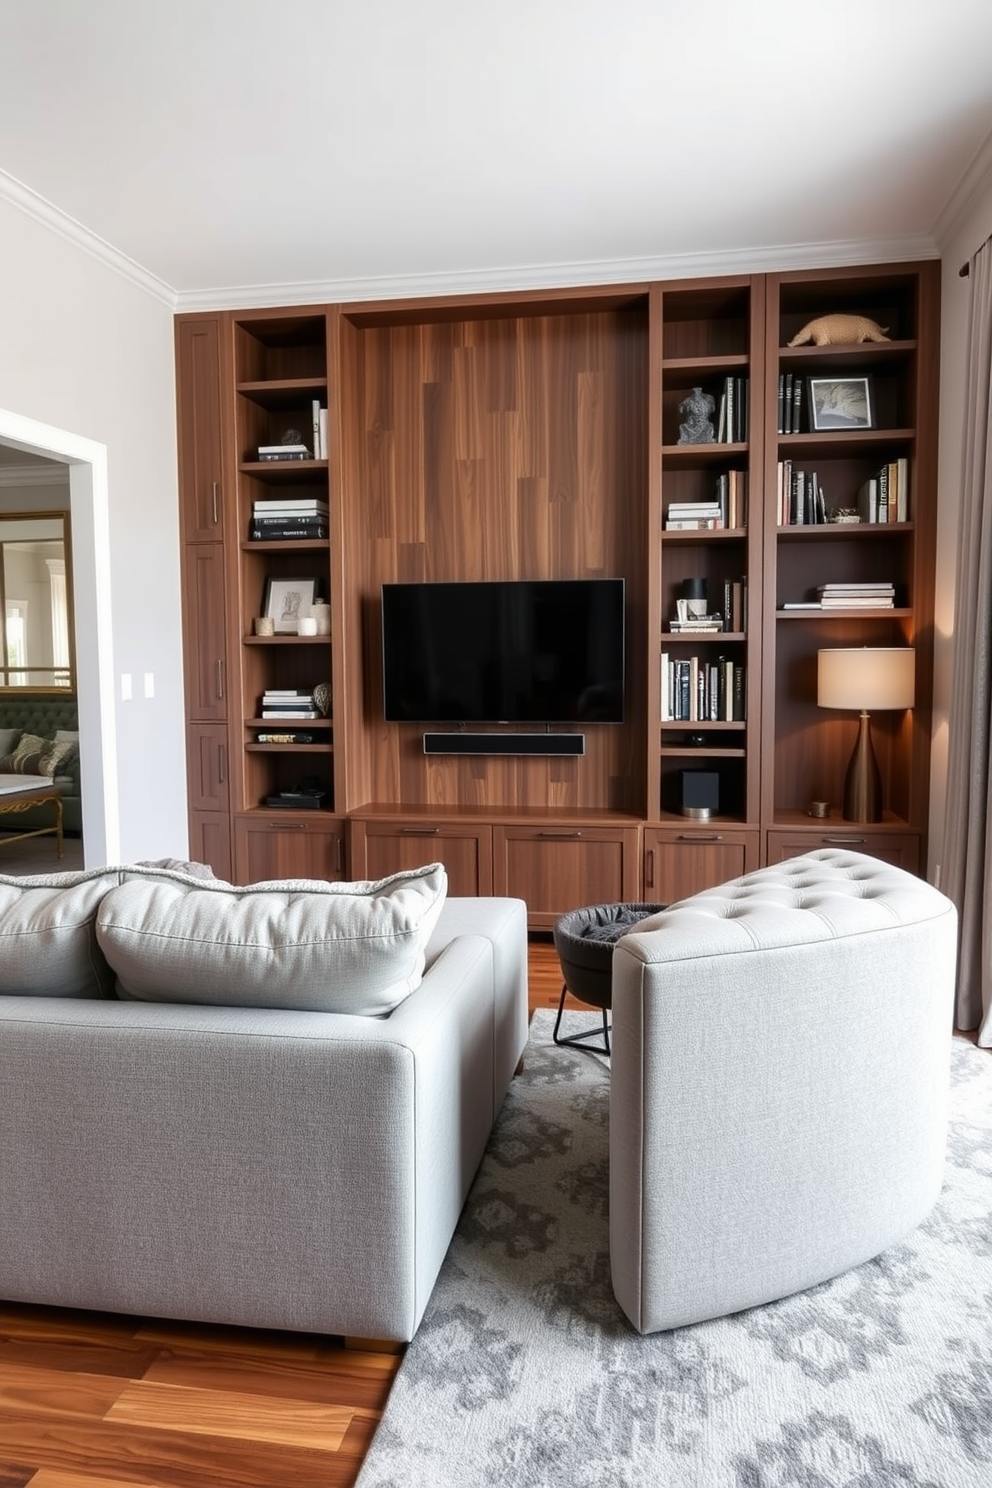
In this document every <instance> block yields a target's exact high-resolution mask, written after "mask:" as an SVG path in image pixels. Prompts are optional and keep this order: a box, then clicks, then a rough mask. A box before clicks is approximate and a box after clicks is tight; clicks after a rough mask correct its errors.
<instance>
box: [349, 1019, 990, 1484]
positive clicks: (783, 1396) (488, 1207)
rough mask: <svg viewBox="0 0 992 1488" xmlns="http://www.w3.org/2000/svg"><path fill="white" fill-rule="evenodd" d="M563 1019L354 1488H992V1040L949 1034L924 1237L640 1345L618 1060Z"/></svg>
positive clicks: (529, 1069) (538, 1052)
mask: <svg viewBox="0 0 992 1488" xmlns="http://www.w3.org/2000/svg"><path fill="white" fill-rule="evenodd" d="M570 1017H571V1018H572V1020H578V1022H573V1026H572V1029H571V1030H570V1031H574V1028H575V1027H578V1026H582V1022H583V1015H582V1014H578V1013H573V1014H571V1015H570ZM551 1027H552V1014H551V1013H550V1012H542V1013H538V1014H537V1015H536V1017H535V1021H534V1025H533V1027H532V1032H531V1040H530V1044H529V1046H528V1050H527V1057H526V1065H525V1069H524V1072H523V1074H522V1075H520V1076H518V1078H517V1079H516V1080H515V1081H514V1084H513V1089H512V1091H511V1093H510V1095H509V1097H508V1099H507V1101H506V1104H505V1106H504V1109H503V1112H502V1114H501V1116H500V1120H499V1122H498V1124H497V1127H496V1130H495V1131H494V1133H493V1137H492V1140H491V1142H490V1145H489V1148H488V1151H487V1153H486V1156H485V1158H484V1160H483V1164H482V1167H481V1168H480V1170H479V1174H478V1177H477V1179H476V1182H475V1184H474V1186H473V1188H472V1191H471V1193H470V1195H469V1199H468V1201H467V1203H466V1206H465V1210H464V1213H463V1215H462V1218H461V1221H460V1223H459V1226H458V1231H457V1234H456V1235H455V1238H454V1241H453V1242H452V1246H451V1249H450V1252H449V1254H448V1257H447V1259H446V1261H445V1264H444V1267H443V1269H442V1271H441V1275H440V1278H439V1280H438V1283H437V1287H436V1289H435V1292H434V1295H433V1297H432V1299H431V1302H430V1304H429V1307H428V1310H427V1314H426V1316H425V1318H424V1321H423V1323H422V1324H421V1327H420V1330H419V1332H418V1333H417V1336H416V1338H415V1339H414V1341H413V1343H412V1344H411V1345H410V1346H409V1349H408V1351H407V1354H406V1357H405V1359H404V1361H403V1363H402V1365H401V1366H400V1370H399V1373H398V1375H397V1378H396V1382H395V1384H394V1387H393V1391H392V1394H391V1396H390V1399H389V1402H388V1404H387V1408H386V1412H385V1415H384V1417H383V1420H382V1422H381V1424H380V1426H379V1429H378V1431H377V1433H376V1436H375V1438H374V1440H373V1443H372V1448H371V1452H370V1454H369V1456H368V1458H367V1459H366V1462H365V1465H364V1467H363V1469H362V1471H361V1474H360V1476H359V1479H358V1485H359V1488H484V1485H489V1484H498V1485H500V1488H593V1485H595V1488H979V1485H981V1488H989V1485H992V1218H990V1214H992V1054H990V1053H989V1052H988V1051H986V1050H979V1049H976V1048H975V1047H974V1046H973V1045H971V1044H969V1043H966V1042H964V1041H962V1040H959V1039H957V1040H954V1041H953V1047H952V1086H953V1088H952V1133H951V1140H950V1150H949V1155H948V1164H947V1178H946V1183H945V1187H944V1192H943V1195H942V1197H941V1199H940V1201H939V1203H938V1206H937V1208H936V1209H935V1210H934V1212H933V1214H932V1215H931V1217H930V1218H929V1219H928V1220H927V1221H926V1222H925V1223H924V1225H923V1226H922V1227H921V1228H920V1229H919V1230H917V1231H916V1232H915V1233H914V1234H913V1235H912V1236H911V1237H910V1238H909V1239H908V1240H907V1241H905V1242H904V1243H902V1244H900V1245H898V1246H896V1247H894V1248H893V1249H891V1250H889V1251H887V1252H885V1254H883V1255H882V1256H880V1257H878V1259H877V1260H875V1261H872V1262H869V1263H868V1264H867V1265H864V1266H861V1267H859V1268H858V1269H857V1270H855V1271H852V1272H849V1273H848V1274H847V1275H845V1276H841V1277H838V1278H836V1279H835V1280H833V1281H830V1282H827V1283H825V1284H824V1285H822V1286H820V1287H817V1288H816V1289H815V1290H813V1291H810V1292H806V1293H803V1294H801V1295H798V1296H795V1297H790V1298H787V1299H785V1300H784V1301H781V1302H777V1303H774V1304H773V1305H771V1306H767V1307H758V1308H753V1309H752V1310H750V1311H748V1312H742V1313H737V1314H735V1315H734V1316H733V1317H729V1318H722V1319H719V1320H717V1321H714V1322H708V1323H703V1324H700V1325H698V1326H696V1327H692V1328H682V1329H678V1330H676V1331H675V1332H671V1333H665V1334H657V1335H655V1336H654V1337H649V1338H642V1337H641V1336H640V1335H639V1334H637V1333H635V1332H634V1331H633V1329H631V1328H630V1327H629V1325H628V1324H627V1322H626V1320H625V1319H624V1317H623V1314H622V1313H621V1312H620V1309H619V1307H618V1306H617V1304H616V1302H615V1301H614V1299H613V1293H612V1291H611V1288H610V1276H609V1259H608V1253H607V1247H608V1236H607V1123H608V1099H609V1084H608V1082H609V1074H608V1070H607V1067H606V1061H605V1059H603V1058H601V1057H599V1056H595V1055H591V1054H587V1053H582V1052H579V1051H577V1050H575V1051H573V1050H569V1049H562V1048H556V1047H555V1046H554V1044H553V1043H552V1042H551Z"/></svg>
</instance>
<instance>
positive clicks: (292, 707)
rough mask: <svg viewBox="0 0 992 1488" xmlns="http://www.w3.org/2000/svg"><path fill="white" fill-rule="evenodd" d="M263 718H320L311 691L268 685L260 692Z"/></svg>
mask: <svg viewBox="0 0 992 1488" xmlns="http://www.w3.org/2000/svg"><path fill="white" fill-rule="evenodd" d="M261 716H262V717H263V718H281V719H289V718H320V717H321V714H320V711H319V709H317V708H315V707H314V701H313V693H312V692H303V691H301V690H300V689H299V688H296V687H270V688H269V689H268V690H267V691H266V692H263V693H262V714H261Z"/></svg>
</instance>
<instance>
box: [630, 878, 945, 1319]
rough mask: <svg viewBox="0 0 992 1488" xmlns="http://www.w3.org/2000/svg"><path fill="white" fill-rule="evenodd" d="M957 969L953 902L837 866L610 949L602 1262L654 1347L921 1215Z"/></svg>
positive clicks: (747, 890) (722, 903)
mask: <svg viewBox="0 0 992 1488" xmlns="http://www.w3.org/2000/svg"><path fill="white" fill-rule="evenodd" d="M956 948H957V941H956V913H955V909H954V906H953V905H952V904H951V902H950V900H948V899H946V898H945V897H944V896H943V895H942V894H940V893H938V892H937V891H936V890H935V889H933V888H931V887H930V886H929V885H928V884H926V883H925V882H924V881H923V880H922V879H919V878H915V877H914V876H913V875H911V874H909V873H905V872H903V871H902V870H901V869H898V868H893V867H890V866H889V865H888V864H886V863H882V862H879V861H878V860H877V859H875V858H870V857H866V856H864V855H862V854H859V853H853V852H846V851H839V850H833V851H821V852H814V853H809V854H807V855H805V856H803V857H798V858H793V859H791V860H789V861H788V862H784V863H782V864H780V865H778V866H776V867H770V868H764V869H761V870H759V871H758V872H755V873H750V874H746V875H745V876H744V877H742V878H738V879H735V880H733V881H732V882H731V883H727V884H723V885H721V886H720V887H718V888H714V889H710V890H707V891H706V892H704V893H700V894H696V895H695V896H694V897H692V898H691V899H686V900H683V901H682V902H681V903H679V904H674V905H672V906H670V907H669V908H668V909H666V910H664V911H662V912H661V913H660V914H657V915H654V916H653V917H652V918H651V919H647V920H643V921H641V923H640V924H638V925H637V926H636V927H635V928H634V929H633V930H631V931H629V932H628V933H627V934H626V935H625V936H623V937H622V939H620V940H619V941H618V942H617V945H616V948H615V951H614V956H613V988H612V992H613V1030H612V1038H613V1062H612V1075H611V1097H610V1252H611V1267H612V1274H613V1286H614V1290H615V1292H616V1295H617V1299H618V1301H619V1302H620V1304H621V1306H622V1307H623V1309H624V1311H625V1312H626V1313H627V1316H628V1317H629V1318H630V1320H631V1322H632V1323H633V1324H634V1326H635V1327H636V1328H638V1329H639V1330H640V1331H641V1332H642V1333H653V1332H656V1331H659V1330H661V1329H667V1328H675V1327H679V1326H681V1325H682V1324H686V1323H694V1322H699V1321H702V1320H703V1319H706V1318H711V1317H719V1316H723V1315H725V1314H727V1313H731V1312H737V1311H740V1310H742V1309H744V1308H747V1307H752V1306H755V1305H757V1304H759V1303H765V1302H770V1301H772V1300H774V1299H776V1298H778V1297H783V1296H786V1295H788V1294H789V1293H791V1292H797V1291H801V1290H804V1289H805V1288H807V1287H811V1286H814V1285H815V1284H817V1283H819V1282H822V1281H825V1280H827V1279H828V1278H829V1277H832V1276H835V1275H838V1274H839V1273H840V1272H842V1271H845V1270H847V1269H849V1268H850V1267H852V1266H857V1265H859V1264H861V1263H862V1262H864V1261H867V1260H869V1259H871V1258H872V1257H874V1256H876V1255H878V1254H879V1252H880V1251H882V1250H883V1249H885V1248H886V1247H887V1246H889V1245H892V1244H894V1243H895V1242H897V1241H899V1240H901V1239H902V1238H903V1237H904V1236H905V1235H907V1234H908V1233H909V1232H910V1231H911V1230H912V1229H914V1228H915V1226H916V1225H917V1224H919V1223H920V1221H921V1220H922V1219H923V1218H924V1217H925V1216H926V1215H927V1213H928V1212H929V1210H930V1209H931V1207H932V1206H933V1204H934V1202H935V1201H936V1199H937V1196H938V1194H939V1192H940V1187H941V1181H942V1174H943V1164H944V1149H945V1139H946V1119H947V1118H946V1106H947V1092H948V1084H949V1050H950V1038H951V1031H952V1004H953V990H954V979H955V963H956Z"/></svg>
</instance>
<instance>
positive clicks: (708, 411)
mask: <svg viewBox="0 0 992 1488" xmlns="http://www.w3.org/2000/svg"><path fill="white" fill-rule="evenodd" d="M715 408H716V402H715V400H714V399H713V398H712V397H711V395H710V394H709V393H704V392H703V390H702V388H698V387H695V388H693V390H692V392H691V393H690V394H689V395H688V397H686V398H683V399H682V402H681V403H680V404H679V413H680V414H681V415H682V418H683V419H684V420H685V422H684V423H681V424H679V440H678V442H679V444H712V443H713V440H714V438H715V437H716V436H715V431H714V428H713V419H712V414H713V410H714V409H715Z"/></svg>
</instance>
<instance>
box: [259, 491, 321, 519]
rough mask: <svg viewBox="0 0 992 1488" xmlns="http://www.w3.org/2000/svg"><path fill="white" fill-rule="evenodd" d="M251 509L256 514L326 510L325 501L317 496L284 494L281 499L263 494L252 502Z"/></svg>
mask: <svg viewBox="0 0 992 1488" xmlns="http://www.w3.org/2000/svg"><path fill="white" fill-rule="evenodd" d="M251 509H252V511H253V512H254V513H255V514H256V516H268V515H273V516H274V515H275V514H276V513H277V512H286V511H293V512H297V511H311V512H326V511H327V502H326V501H324V500H323V499H322V498H321V497H319V496H286V497H283V498H281V499H280V498H275V497H273V498H270V497H268V496H265V497H262V498H261V499H260V500H258V501H254V502H252V508H251Z"/></svg>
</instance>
